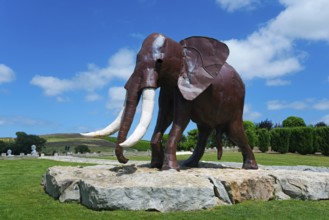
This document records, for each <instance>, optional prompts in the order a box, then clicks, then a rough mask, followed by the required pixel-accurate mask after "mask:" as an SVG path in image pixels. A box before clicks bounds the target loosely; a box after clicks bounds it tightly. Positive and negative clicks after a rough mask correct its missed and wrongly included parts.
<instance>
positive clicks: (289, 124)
mask: <svg viewBox="0 0 329 220" xmlns="http://www.w3.org/2000/svg"><path fill="white" fill-rule="evenodd" d="M282 125H283V127H284V128H294V127H306V124H305V121H304V119H302V118H300V117H297V116H289V117H288V118H286V119H285V120H283V122H282Z"/></svg>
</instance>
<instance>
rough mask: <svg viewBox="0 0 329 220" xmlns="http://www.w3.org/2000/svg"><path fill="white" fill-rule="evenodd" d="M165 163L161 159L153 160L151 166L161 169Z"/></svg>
mask: <svg viewBox="0 0 329 220" xmlns="http://www.w3.org/2000/svg"><path fill="white" fill-rule="evenodd" d="M162 165H163V161H159V160H153V158H152V160H151V168H157V169H161V167H162Z"/></svg>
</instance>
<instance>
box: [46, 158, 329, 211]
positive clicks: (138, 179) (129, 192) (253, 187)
mask: <svg viewBox="0 0 329 220" xmlns="http://www.w3.org/2000/svg"><path fill="white" fill-rule="evenodd" d="M203 165H204V167H203V168H190V169H185V170H184V169H183V170H181V171H180V172H177V171H174V170H169V171H158V170H157V169H150V168H148V165H147V164H144V165H128V166H118V165H97V166H88V167H67V166H56V167H51V168H49V169H48V171H47V173H46V175H45V176H44V179H43V184H44V188H45V191H46V192H47V193H48V194H49V195H51V196H52V197H54V198H55V199H59V200H60V201H61V202H71V201H75V202H79V203H81V204H83V205H84V206H86V207H88V208H91V209H94V210H116V209H121V210H156V211H160V212H167V211H177V210H184V211H188V210H199V209H208V208H212V207H215V206H218V205H225V204H236V203H240V202H243V201H245V200H263V201H268V200H272V199H278V200H286V199H302V200H324V199H329V172H327V171H321V170H320V171H318V170H316V169H315V170H314V171H310V169H306V170H305V169H304V170H303V169H297V170H290V169H287V168H284V169H267V168H265V167H262V168H260V169H259V170H242V169H238V168H225V167H223V166H222V165H220V164H216V165H215V164H211V163H209V164H203ZM218 167H221V168H218ZM324 169H325V168H324Z"/></svg>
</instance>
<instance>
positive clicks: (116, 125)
mask: <svg viewBox="0 0 329 220" xmlns="http://www.w3.org/2000/svg"><path fill="white" fill-rule="evenodd" d="M124 103H126V102H124ZM125 108H126V105H125V104H124V105H123V107H122V109H121V111H120V113H119V115H118V116H117V118H116V119H115V120H114V121H113V122H112V123H111V124H109V125H108V126H107V127H106V128H103V129H101V130H98V131H93V132H88V133H80V134H81V135H82V136H86V137H99V136H108V135H111V134H113V133H115V132H117V131H118V130H119V129H120V125H121V119H122V115H123V113H124V111H125Z"/></svg>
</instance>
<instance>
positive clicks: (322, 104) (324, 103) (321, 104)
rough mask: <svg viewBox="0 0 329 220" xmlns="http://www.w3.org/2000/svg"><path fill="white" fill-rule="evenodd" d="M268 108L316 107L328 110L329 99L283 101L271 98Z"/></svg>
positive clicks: (300, 108)
mask: <svg viewBox="0 0 329 220" xmlns="http://www.w3.org/2000/svg"><path fill="white" fill-rule="evenodd" d="M267 109H268V110H281V109H295V110H303V109H315V110H328V109H329V100H328V99H322V100H314V99H306V100H304V101H293V102H287V101H281V100H271V101H268V102H267Z"/></svg>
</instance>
